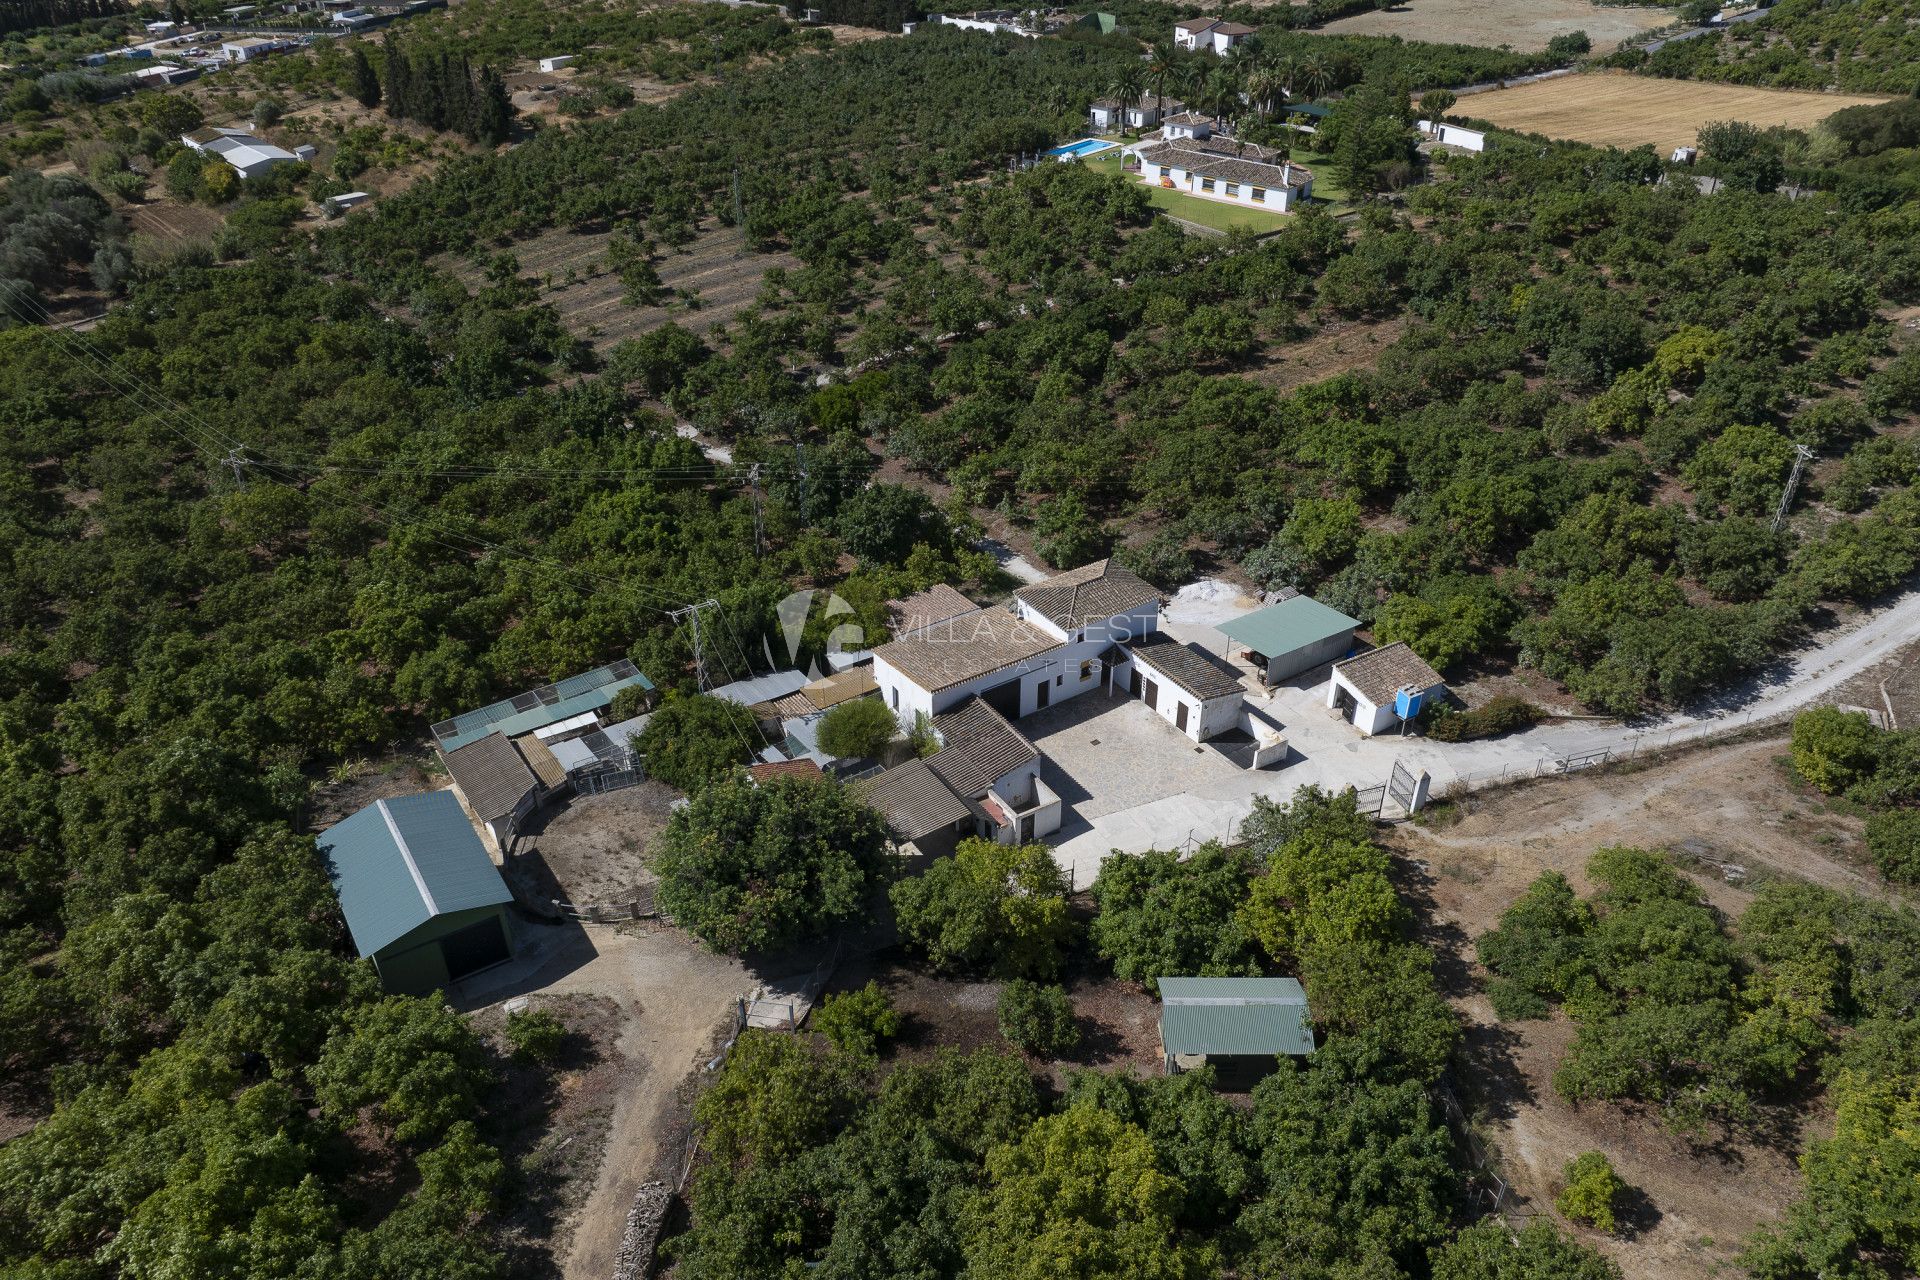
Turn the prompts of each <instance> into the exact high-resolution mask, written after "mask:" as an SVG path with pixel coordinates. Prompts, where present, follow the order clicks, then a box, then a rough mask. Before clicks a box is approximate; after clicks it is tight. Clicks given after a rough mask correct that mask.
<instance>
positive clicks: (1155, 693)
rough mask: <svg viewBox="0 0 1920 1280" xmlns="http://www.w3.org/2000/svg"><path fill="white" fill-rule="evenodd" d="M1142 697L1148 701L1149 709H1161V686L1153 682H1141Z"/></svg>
mask: <svg viewBox="0 0 1920 1280" xmlns="http://www.w3.org/2000/svg"><path fill="white" fill-rule="evenodd" d="M1140 696H1141V698H1142V699H1144V700H1145V701H1146V704H1147V706H1148V707H1150V708H1152V709H1153V710H1155V711H1158V710H1159V709H1160V702H1159V698H1160V686H1159V685H1157V684H1155V683H1154V682H1153V681H1151V680H1142V681H1141V682H1140Z"/></svg>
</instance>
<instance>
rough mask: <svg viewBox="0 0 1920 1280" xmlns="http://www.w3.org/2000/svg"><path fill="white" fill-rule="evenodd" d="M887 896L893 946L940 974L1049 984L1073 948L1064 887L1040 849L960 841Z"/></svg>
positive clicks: (1053, 864)
mask: <svg viewBox="0 0 1920 1280" xmlns="http://www.w3.org/2000/svg"><path fill="white" fill-rule="evenodd" d="M892 896H893V910H894V916H895V919H896V921H897V922H898V924H899V928H900V936H901V938H902V939H903V940H904V941H906V942H907V944H908V945H910V946H912V947H913V948H915V949H916V950H918V951H920V952H921V953H922V954H924V955H925V956H926V957H927V960H928V962H929V963H930V964H931V965H932V966H933V968H935V969H938V970H941V971H943V972H947V973H969V974H980V973H987V974H992V975H994V976H996V977H1002V978H1021V977H1033V978H1050V977H1052V976H1053V975H1054V974H1055V973H1057V972H1059V969H1060V958H1061V953H1062V952H1064V951H1065V950H1066V949H1067V947H1068V946H1070V945H1071V944H1072V942H1073V937H1074V932H1075V926H1074V922H1073V918H1072V917H1071V916H1070V915H1069V914H1068V912H1067V880H1066V877H1065V875H1063V874H1062V873H1061V871H1060V864H1059V863H1057V862H1055V861H1054V859H1053V852H1052V850H1050V849H1048V848H1047V847H1046V846H1045V845H1039V844H1030V845H1020V846H1015V845H1002V844H995V843H993V842H992V841H990V840H980V839H969V840H963V841H961V842H960V847H959V848H957V849H956V850H954V853H953V856H952V857H950V858H940V859H938V860H936V861H935V862H934V864H933V865H932V866H930V867H928V868H927V870H926V873H925V874H924V875H918V876H914V877H912V878H911V879H907V880H902V881H900V882H899V883H898V884H896V885H894V887H893V895H892Z"/></svg>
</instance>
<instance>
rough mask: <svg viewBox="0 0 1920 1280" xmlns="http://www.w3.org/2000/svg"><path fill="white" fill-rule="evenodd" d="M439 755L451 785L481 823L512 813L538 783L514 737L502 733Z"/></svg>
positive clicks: (490, 735)
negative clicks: (449, 776) (457, 790)
mask: <svg viewBox="0 0 1920 1280" xmlns="http://www.w3.org/2000/svg"><path fill="white" fill-rule="evenodd" d="M440 758H441V759H442V760H445V761H446V762H447V772H448V773H450V774H452V775H453V781H454V785H455V786H457V787H459V788H460V794H461V795H463V796H465V797H466V798H467V804H468V805H469V806H470V807H471V808H472V809H473V811H474V813H476V814H478V815H479V817H480V820H481V821H482V822H491V821H493V820H494V819H495V818H504V817H505V816H506V815H508V814H510V813H512V812H513V811H514V810H515V809H516V808H518V807H519V805H520V802H521V801H522V800H524V799H526V796H527V793H528V792H529V791H532V790H533V789H534V788H535V787H537V786H539V785H540V780H539V779H538V778H536V777H534V776H533V770H531V769H529V768H528V767H527V762H526V761H525V760H524V759H522V758H521V756H520V752H519V750H518V749H517V748H515V747H514V745H513V739H512V738H509V737H507V736H506V735H505V734H503V733H490V734H488V735H487V736H486V737H484V738H482V739H480V740H479V741H478V742H472V743H468V744H467V745H466V746H464V747H460V748H459V749H457V750H454V751H449V752H447V753H445V754H444V755H442V756H441V757H440Z"/></svg>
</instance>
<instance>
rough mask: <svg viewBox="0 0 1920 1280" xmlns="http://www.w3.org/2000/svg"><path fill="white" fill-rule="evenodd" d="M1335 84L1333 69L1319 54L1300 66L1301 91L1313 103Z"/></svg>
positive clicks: (1310, 57) (1308, 58)
mask: <svg viewBox="0 0 1920 1280" xmlns="http://www.w3.org/2000/svg"><path fill="white" fill-rule="evenodd" d="M1332 84H1333V68H1332V67H1329V66H1328V65H1327V60H1326V59H1325V58H1322V57H1321V56H1320V55H1319V54H1317V53H1316V54H1311V55H1309V56H1308V57H1307V59H1306V61H1304V62H1302V63H1301V64H1300V90H1301V92H1303V93H1305V94H1306V95H1307V101H1309V102H1311V101H1313V100H1314V99H1315V98H1317V97H1319V96H1320V95H1321V94H1323V93H1325V92H1326V91H1327V89H1328V88H1329V87H1330V86H1331V85H1332Z"/></svg>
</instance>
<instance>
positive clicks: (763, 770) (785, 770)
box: [747, 760, 827, 782]
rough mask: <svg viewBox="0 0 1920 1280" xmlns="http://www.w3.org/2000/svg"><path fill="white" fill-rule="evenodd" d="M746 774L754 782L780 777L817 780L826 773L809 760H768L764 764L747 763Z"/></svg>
mask: <svg viewBox="0 0 1920 1280" xmlns="http://www.w3.org/2000/svg"><path fill="white" fill-rule="evenodd" d="M747 776H748V777H749V778H752V779H753V780H754V781H755V782H778V781H779V780H780V779H781V778H802V779H806V780H808V781H818V780H820V779H823V778H825V777H826V776H827V775H825V774H824V773H821V772H820V766H819V765H817V764H815V763H814V762H813V761H811V760H770V761H768V762H767V763H766V764H750V765H748V766H747Z"/></svg>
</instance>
